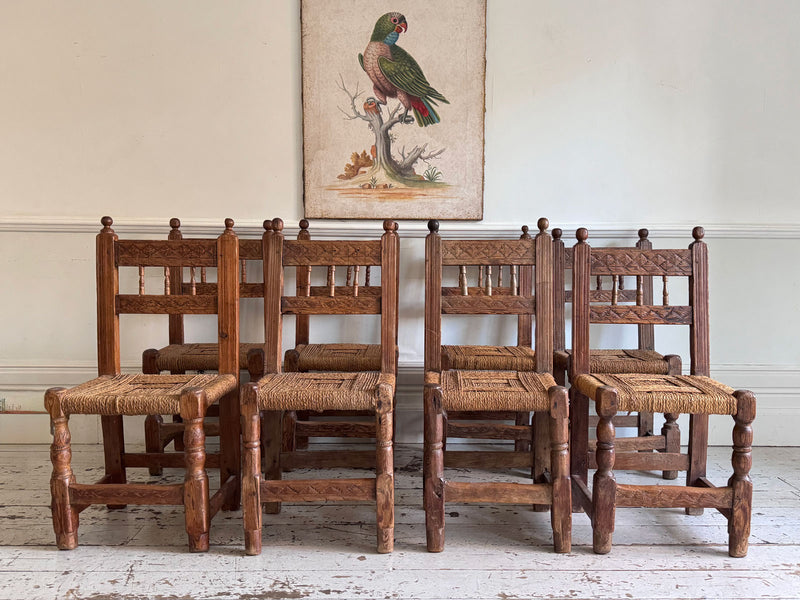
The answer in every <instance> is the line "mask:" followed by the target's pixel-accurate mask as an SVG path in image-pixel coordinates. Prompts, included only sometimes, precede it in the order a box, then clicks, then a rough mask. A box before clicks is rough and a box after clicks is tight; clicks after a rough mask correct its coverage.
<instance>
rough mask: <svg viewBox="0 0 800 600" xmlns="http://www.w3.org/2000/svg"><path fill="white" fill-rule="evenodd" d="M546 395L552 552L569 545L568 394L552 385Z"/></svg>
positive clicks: (567, 550) (570, 505)
mask: <svg viewBox="0 0 800 600" xmlns="http://www.w3.org/2000/svg"><path fill="white" fill-rule="evenodd" d="M549 397H550V464H551V465H552V467H553V471H552V483H553V503H552V507H551V511H550V523H551V525H552V527H553V546H554V548H555V551H556V552H569V551H570V550H571V549H572V480H571V479H570V475H569V396H568V394H567V390H566V388H563V387H553V388H550V390H549Z"/></svg>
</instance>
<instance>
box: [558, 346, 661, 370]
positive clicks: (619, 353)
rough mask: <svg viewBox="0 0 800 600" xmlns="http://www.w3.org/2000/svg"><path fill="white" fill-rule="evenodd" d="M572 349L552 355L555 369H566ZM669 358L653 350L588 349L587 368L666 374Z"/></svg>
mask: <svg viewBox="0 0 800 600" xmlns="http://www.w3.org/2000/svg"><path fill="white" fill-rule="evenodd" d="M571 356H572V350H559V351H557V352H556V353H555V354H554V355H553V363H554V365H555V367H556V368H557V369H564V370H566V369H568V368H569V361H570V357H571ZM669 368H670V363H669V360H668V359H667V358H666V357H665V356H664V355H663V354H661V353H659V352H656V351H655V350H637V349H632V350H590V351H589V370H590V372H592V373H643V374H649V375H666V374H668V373H669Z"/></svg>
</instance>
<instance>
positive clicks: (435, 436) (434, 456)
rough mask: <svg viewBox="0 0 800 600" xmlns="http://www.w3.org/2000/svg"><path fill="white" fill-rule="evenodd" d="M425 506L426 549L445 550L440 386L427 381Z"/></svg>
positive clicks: (431, 550) (425, 394)
mask: <svg viewBox="0 0 800 600" xmlns="http://www.w3.org/2000/svg"><path fill="white" fill-rule="evenodd" d="M424 403H425V434H424V436H425V457H424V464H423V469H424V470H425V473H424V474H423V476H424V500H423V502H424V507H425V536H426V538H427V545H428V552H441V551H442V550H444V450H443V444H442V438H443V433H444V431H443V430H444V427H443V418H442V392H441V389H440V388H439V386H434V385H426V386H425V391H424Z"/></svg>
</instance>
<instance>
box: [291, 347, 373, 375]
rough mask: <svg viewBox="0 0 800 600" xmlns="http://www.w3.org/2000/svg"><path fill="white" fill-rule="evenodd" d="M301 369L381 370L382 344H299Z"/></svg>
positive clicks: (297, 349)
mask: <svg viewBox="0 0 800 600" xmlns="http://www.w3.org/2000/svg"><path fill="white" fill-rule="evenodd" d="M295 351H296V352H297V369H298V370H299V371H380V369H381V347H380V344H298V345H297V346H296V347H295Z"/></svg>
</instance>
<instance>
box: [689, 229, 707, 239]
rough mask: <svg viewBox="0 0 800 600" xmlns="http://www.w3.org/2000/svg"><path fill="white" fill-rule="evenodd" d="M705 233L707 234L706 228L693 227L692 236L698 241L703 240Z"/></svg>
mask: <svg viewBox="0 0 800 600" xmlns="http://www.w3.org/2000/svg"><path fill="white" fill-rule="evenodd" d="M705 235H706V230H705V229H703V228H702V227H695V228H694V229H692V237H693V238H694V241H696V242H699V241H700V240H702V239H703V238H704V237H705Z"/></svg>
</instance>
